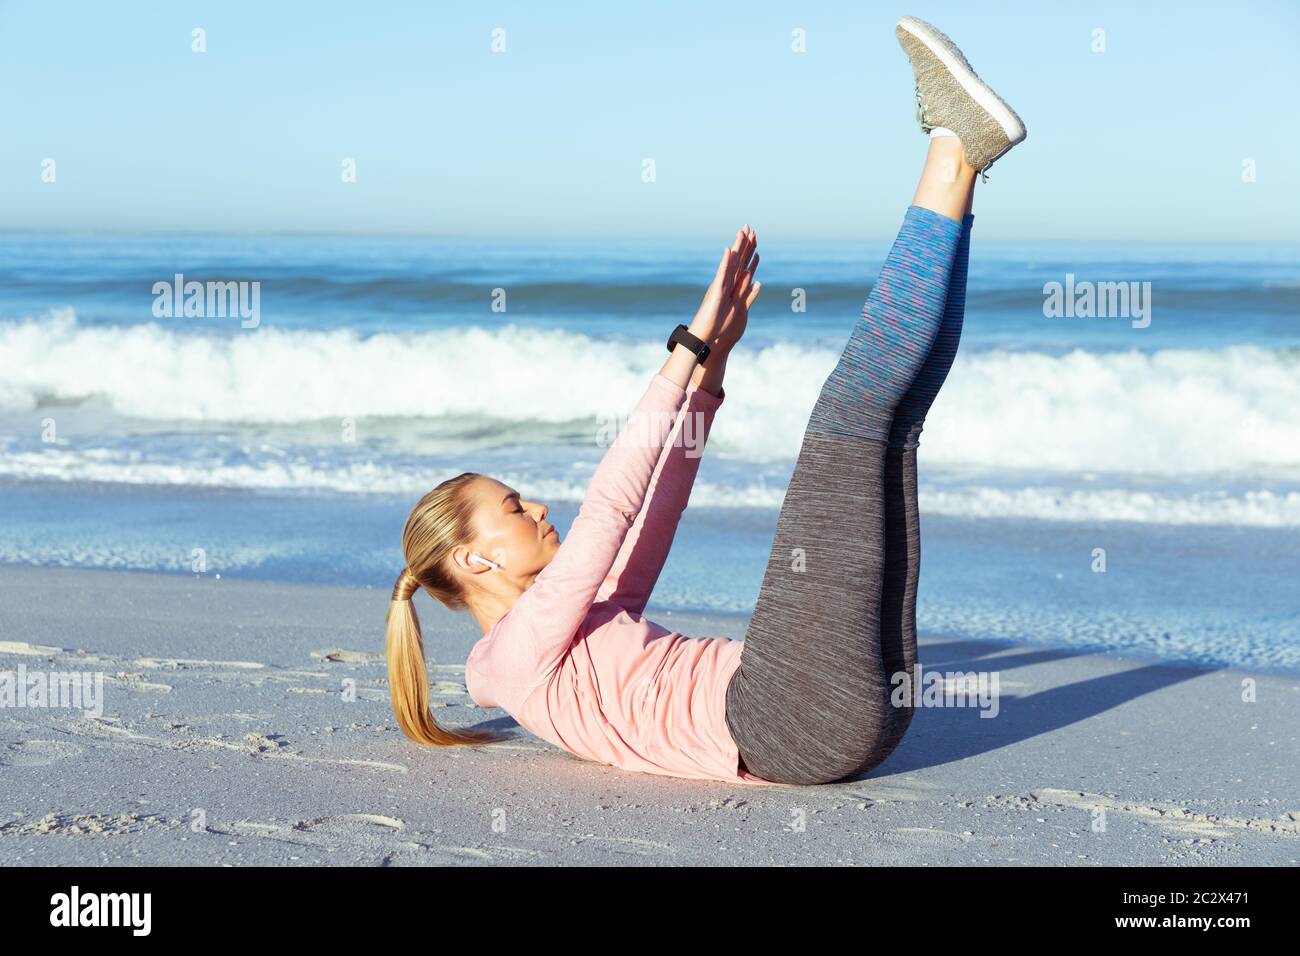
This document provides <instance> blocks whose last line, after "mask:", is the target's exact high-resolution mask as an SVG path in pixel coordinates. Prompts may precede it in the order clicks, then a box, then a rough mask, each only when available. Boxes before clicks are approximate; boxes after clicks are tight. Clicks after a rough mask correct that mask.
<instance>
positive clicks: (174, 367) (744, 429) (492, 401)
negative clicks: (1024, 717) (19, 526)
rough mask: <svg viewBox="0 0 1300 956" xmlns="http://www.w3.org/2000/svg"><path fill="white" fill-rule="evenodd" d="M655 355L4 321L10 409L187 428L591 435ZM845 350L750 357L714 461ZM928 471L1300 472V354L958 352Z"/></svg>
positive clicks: (757, 446) (493, 342) (797, 349)
mask: <svg viewBox="0 0 1300 956" xmlns="http://www.w3.org/2000/svg"><path fill="white" fill-rule="evenodd" d="M663 357H664V350H663V347H662V345H661V344H660V343H658V342H657V341H656V342H650V343H645V344H628V343H620V342H613V341H607V340H600V339H588V338H586V337H584V336H582V335H579V334H576V333H572V332H560V331H545V330H535V329H524V328H518V327H514V326H505V327H502V328H499V329H488V328H468V329H464V330H461V331H458V332H456V333H455V334H454V335H452V334H448V333H446V332H428V333H413V334H376V335H371V336H368V337H360V336H358V335H356V334H354V333H352V332H348V331H333V332H322V331H281V330H278V329H274V328H261V329H257V330H249V331H234V332H229V333H227V334H225V335H220V336H205V335H198V334H194V333H193V331H182V330H178V329H175V328H170V327H167V326H164V325H158V324H152V323H151V324H145V325H139V326H134V327H130V328H120V327H90V326H82V325H79V324H78V323H77V321H76V319H75V317H74V316H73V315H72V314H71V313H67V312H64V313H60V314H58V315H55V316H54V317H52V318H49V319H44V320H27V321H8V322H0V410H3V411H8V412H18V413H30V412H35V411H38V410H43V409H46V408H66V407H67V406H68V405H69V404H70V403H72V404H75V403H78V402H85V403H88V404H89V405H92V406H101V407H104V408H107V409H109V410H111V412H113V413H115V414H116V415H118V416H123V417H126V418H132V419H136V420H145V421H152V422H176V423H178V424H179V425H180V426H181V427H185V426H186V423H210V424H218V425H223V424H228V425H229V426H230V427H231V428H238V427H240V426H241V425H243V424H255V425H276V426H281V425H289V426H294V425H296V424H298V423H307V422H319V421H328V420H331V419H332V420H334V421H335V422H337V421H338V420H340V419H343V418H354V419H357V420H361V419H365V418H368V417H369V418H372V419H374V420H375V424H374V425H372V426H370V434H375V433H376V431H382V430H383V428H384V427H387V426H385V425H384V423H383V422H381V421H379V419H385V420H389V419H394V418H396V419H441V420H443V421H458V420H468V419H470V418H473V419H474V420H475V421H480V422H484V423H485V427H486V426H490V425H491V424H492V422H494V421H495V423H496V424H497V425H499V426H500V428H501V429H502V430H504V429H505V428H507V427H510V429H511V434H512V435H518V434H519V431H520V426H523V427H524V428H525V431H526V428H527V426H528V425H529V423H565V422H572V423H575V424H576V426H577V427H581V428H583V429H585V430H586V431H588V432H590V433H592V434H594V431H592V429H591V428H589V427H588V426H589V425H590V423H591V422H592V420H593V419H595V418H599V417H604V416H615V415H625V414H626V412H627V411H628V410H629V408H630V406H631V404H632V403H633V402H634V401H635V400H636V398H637V397H639V395H640V394H641V393H642V392H643V391H644V389H645V386H646V384H647V381H648V378H649V376H650V375H652V374H653V373H654V371H656V370H657V369H658V368H659V366H660V364H661V363H662V361H663ZM836 357H837V355H836V353H835V352H833V351H831V350H828V349H825V348H815V347H807V346H802V345H798V344H793V343H783V344H779V345H773V346H770V347H767V348H763V349H755V350H752V351H743V352H738V353H737V354H736V355H734V356H733V357H732V360H731V362H730V363H729V366H728V371H727V383H726V389H727V399H726V402H725V403H724V406H723V408H722V410H721V411H720V412H719V414H718V417H717V420H716V422H715V424H714V429H713V432H712V436H711V438H710V451H711V452H713V453H716V454H719V455H725V456H729V457H735V458H741V459H744V460H747V461H756V462H761V461H781V460H786V461H788V460H792V459H793V458H794V456H795V455H796V454H797V453H798V449H799V444H800V441H801V439H802V436H803V430H804V425H805V423H806V420H807V416H808V413H809V411H810V410H811V408H812V406H813V403H814V402H815V400H816V397H817V394H818V392H819V390H820V388H821V384H822V382H823V381H824V379H825V376H826V374H827V373H828V372H829V371H830V369H831V367H832V366H833V364H834V362H835V359H836ZM492 430H493V431H495V430H496V429H492ZM57 460H58V459H57V458H51V459H50V462H51V463H52V462H55V461H57ZM920 460H921V462H922V467H923V468H924V467H925V466H927V465H943V466H952V467H958V468H973V469H976V470H980V471H984V472H999V471H1003V470H1007V469H1028V470H1030V471H1033V472H1034V473H1037V474H1043V473H1053V472H1063V473H1073V472H1093V473H1103V474H1114V475H1121V474H1143V475H1154V476H1162V475H1163V476H1181V475H1193V474H1206V475H1216V474H1219V475H1231V476H1235V477H1238V478H1240V477H1250V476H1253V475H1260V476H1270V477H1274V478H1287V477H1292V478H1294V477H1296V476H1300V354H1297V353H1296V352H1295V351H1294V350H1293V351H1272V350H1267V349H1261V348H1258V347H1254V346H1235V347H1231V348H1224V349H1218V350H1190V349H1188V350H1163V351H1157V352H1153V353H1142V352H1136V351H1132V352H1112V353H1090V352H1084V351H1074V352H1071V353H1068V354H1065V355H1059V356H1054V355H1048V354H1041V353H1013V352H1001V351H993V352H976V351H972V350H964V351H963V352H961V353H960V354H959V355H958V358H957V361H956V364H955V365H954V367H953V369H952V372H951V374H950V375H949V377H948V381H947V383H946V384H945V386H944V388H943V390H942V392H941V393H940V394H939V397H938V399H937V401H936V402H935V405H934V407H933V408H932V409H931V412H930V415H929V417H928V419H927V422H926V427H925V431H924V433H923V435H922V439H921V452H920ZM28 464H29V465H31V466H32V467H33V468H38V469H41V470H48V468H47V467H46V466H44V465H41V464H40V463H39V462H37V461H35V460H28ZM69 464H70V465H72V464H73V463H69ZM9 467H10V468H11V470H12V469H13V468H14V467H15V466H14V464H13V463H12V462H11V464H10V466H9ZM78 467H88V464H87V463H82V466H78ZM141 467H142V468H143V467H144V466H143V465H142V466H141ZM159 467H163V468H166V467H168V466H166V465H160V466H159ZM175 467H177V468H183V467H184V466H179V465H178V466H175ZM74 470H75V469H74ZM259 480H261V479H260V478H259V479H253V478H249V479H248V483H249V484H256V483H257V481H259ZM331 480H332V481H338V482H340V483H346V482H347V481H348V480H350V479H347V478H338V479H331Z"/></svg>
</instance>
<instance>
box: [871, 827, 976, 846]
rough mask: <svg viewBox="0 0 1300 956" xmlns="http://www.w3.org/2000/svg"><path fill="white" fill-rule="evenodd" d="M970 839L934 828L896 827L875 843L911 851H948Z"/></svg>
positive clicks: (887, 831) (881, 835)
mask: <svg viewBox="0 0 1300 956" xmlns="http://www.w3.org/2000/svg"><path fill="white" fill-rule="evenodd" d="M968 839H969V837H964V836H962V835H961V834H960V833H952V832H951V831H948V830H936V829H935V828H933V827H895V828H894V829H892V830H886V831H885V832H884V833H882V834H880V836H878V837H876V838H875V842H878V843H882V844H884V845H886V846H894V847H900V848H903V849H909V850H947V849H952V848H954V847H959V846H961V845H962V844H963V843H965V842H966V841H967V840H968Z"/></svg>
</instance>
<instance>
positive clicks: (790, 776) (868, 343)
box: [726, 207, 970, 784]
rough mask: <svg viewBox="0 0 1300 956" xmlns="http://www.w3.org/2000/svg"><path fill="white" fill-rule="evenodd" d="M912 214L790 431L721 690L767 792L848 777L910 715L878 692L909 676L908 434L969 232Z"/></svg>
mask: <svg viewBox="0 0 1300 956" xmlns="http://www.w3.org/2000/svg"><path fill="white" fill-rule="evenodd" d="M915 209H916V207H913V211H909V219H908V221H907V222H905V227H904V231H903V232H901V233H900V236H899V239H898V240H897V241H896V243H895V246H894V249H893V250H891V252H890V256H889V258H888V259H887V260H886V263H885V266H884V268H883V269H882V271H881V278H880V280H878V281H877V284H876V285H875V287H873V289H872V292H871V297H870V298H868V300H867V304H866V306H865V308H864V310H863V315H862V318H861V319H859V321H858V323H857V325H856V326H855V329H854V333H853V335H852V336H850V340H849V345H848V346H847V347H846V349H845V352H844V355H842V356H841V358H840V361H839V363H838V364H837V366H836V369H835V370H834V371H833V372H832V373H831V376H830V377H829V378H828V379H827V383H826V385H825V386H824V387H823V390H822V394H821V396H820V397H819V399H818V402H817V405H816V407H815V408H814V410H813V414H812V416H811V418H810V421H809V426H808V428H807V430H806V431H805V432H804V437H803V444H802V446H801V448H800V451H799V457H798V459H797V461H796V463H795V468H794V472H793V474H792V476H791V478H790V484H789V487H788V488H787V490H786V494H785V501H784V503H783V505H782V508H781V514H780V517H779V518H778V520H777V528H776V535H775V538H774V540H773V542H772V549H771V553H770V555H769V558H768V563H767V568H766V570H765V572H764V576H763V583H762V586H761V587H760V590H759V595H758V600H757V603H756V604H755V608H754V614H753V617H752V618H751V619H750V622H749V626H748V629H747V630H746V633H745V647H744V649H743V650H742V652H741V658H740V665H739V667H738V668H737V670H736V672H735V674H734V675H733V677H732V679H731V682H730V684H728V686H727V694H726V717H727V724H728V726H729V727H730V729H731V733H732V737H733V738H734V739H735V742H736V745H737V747H738V749H739V751H740V758H741V763H742V766H743V768H744V769H746V770H748V771H749V772H750V773H753V774H756V775H757V776H759V777H762V778H763V779H765V780H771V781H773V782H776V783H786V784H820V783H830V782H832V781H835V780H840V779H843V778H845V777H851V776H855V775H857V774H860V773H863V772H865V771H867V770H869V769H871V768H872V767H874V766H876V765H877V764H879V763H880V762H881V761H883V760H884V759H885V758H886V757H887V756H889V754H890V753H891V752H892V751H893V749H894V748H895V747H896V746H897V745H898V743H899V741H900V740H901V739H902V737H903V734H904V733H905V732H906V730H907V728H908V725H909V724H910V722H911V719H912V709H911V707H910V706H908V705H899V706H894V705H892V704H891V702H890V694H891V691H892V690H893V683H891V679H892V678H894V676H895V675H898V674H900V673H901V672H906V673H907V674H908V675H909V680H911V679H914V678H915V667H916V588H917V579H918V574H919V567H920V522H919V516H918V511H917V503H916V441H915V434H916V433H917V432H918V431H919V426H920V422H921V420H922V419H923V417H924V410H925V408H928V405H929V402H930V401H931V400H932V399H933V397H934V393H936V392H937V391H938V388H939V385H940V384H941V383H942V381H943V378H944V376H945V375H946V373H947V369H948V365H949V364H950V363H951V358H952V356H951V352H955V350H956V339H957V337H958V336H959V334H960V324H961V312H962V311H964V294H965V281H966V280H965V258H964V257H965V254H966V244H967V242H968V237H969V221H967V223H966V228H965V229H961V228H959V227H958V225H957V224H956V223H954V222H952V221H951V220H948V221H940V220H938V219H936V218H934V217H933V215H932V216H930V217H926V216H923V215H921V214H920V213H916V212H915ZM969 218H970V217H968V220H969ZM913 220H915V221H913ZM959 234H960V238H961V246H960V248H958V236H959ZM957 260H960V266H959V269H958V273H959V274H958V275H953V274H952V266H953V263H954V261H957ZM950 279H952V280H953V281H954V284H958V282H959V288H958V289H957V290H954V292H953V293H952V294H951V295H950V294H949V290H948V284H949V280H950ZM945 305H947V306H949V309H948V312H947V313H946V314H945ZM945 321H946V323H947V324H946V325H944V323H945ZM941 327H942V328H944V329H946V333H944V334H940V330H941ZM936 343H938V344H937V346H936ZM932 346H934V349H933V352H934V354H933V355H932V354H931V347H932ZM927 358H928V359H929V362H928V363H927V361H926V360H927ZM923 366H924V370H923ZM896 409H897V410H898V417H897V419H895V420H894V424H895V425H896V426H899V427H896V428H894V429H893V430H892V431H890V432H889V433H888V435H886V434H883V433H882V425H881V423H882V422H883V423H888V422H890V420H891V415H893V414H894V412H895V410H896ZM904 419H906V420H904ZM904 426H905V427H904ZM885 427H888V426H887V425H886V426H885ZM898 436H901V437H898ZM896 437H897V440H895V439H896ZM886 438H888V439H889V440H888V441H886V440H885V439H886Z"/></svg>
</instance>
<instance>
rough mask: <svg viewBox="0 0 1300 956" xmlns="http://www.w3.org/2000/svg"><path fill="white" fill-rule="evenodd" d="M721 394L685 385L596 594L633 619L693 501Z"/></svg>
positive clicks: (647, 596) (653, 584)
mask: <svg viewBox="0 0 1300 956" xmlns="http://www.w3.org/2000/svg"><path fill="white" fill-rule="evenodd" d="M720 392H721V394H718V395H714V394H712V393H711V392H707V391H704V390H703V389H700V388H699V387H697V386H696V384H695V381H694V380H693V379H692V380H691V382H690V383H689V384H688V385H687V387H686V400H685V401H684V402H682V409H681V412H680V413H679V414H678V416H677V421H676V422H675V423H674V424H673V430H672V434H671V435H669V437H668V439H667V440H666V441H665V443H664V445H665V447H664V450H663V452H662V453H661V454H660V456H659V462H658V464H657V465H656V466H655V471H654V474H653V475H652V476H651V478H650V486H649V488H648V489H647V491H646V500H645V503H644V504H643V505H642V506H641V512H640V514H638V515H637V517H636V522H635V523H634V524H633V525H632V530H631V531H629V532H628V535H627V538H626V539H625V540H624V542H623V547H622V548H621V549H620V550H619V552H618V557H617V558H615V559H614V566H613V567H612V568H611V569H610V571H609V574H608V575H606V576H605V580H604V582H603V583H602V584H601V586H600V590H599V591H597V592H596V600H597V601H606V600H609V601H613V602H614V603H616V604H619V605H621V606H622V607H624V608H625V609H627V610H628V611H631V612H632V613H633V614H641V613H643V612H644V611H645V606H646V603H647V602H648V601H649V600H650V593H651V592H652V591H653V590H654V586H655V582H656V581H658V580H659V574H660V572H661V571H663V567H664V562H665V561H667V559H668V552H669V550H670V549H671V548H672V544H673V538H674V537H675V536H676V534H677V525H678V523H679V522H680V521H681V517H682V512H683V511H685V510H686V505H687V502H688V501H689V500H690V497H691V487H692V486H693V485H694V484H695V476H696V474H697V473H698V472H699V470H700V458H701V457H702V456H703V454H704V446H705V444H706V443H707V442H708V439H709V430H710V429H711V428H712V426H713V417H714V415H715V413H716V412H717V410H718V406H720V405H721V404H722V402H723V400H724V399H725V398H726V397H727V393H726V390H725V389H720Z"/></svg>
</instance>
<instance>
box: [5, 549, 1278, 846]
mask: <svg viewBox="0 0 1300 956" xmlns="http://www.w3.org/2000/svg"><path fill="white" fill-rule="evenodd" d="M387 601H388V593H387V591H384V590H380V589H371V588H338V587H322V586H309V585H298V584H274V583H267V582H247V581H233V580H230V579H225V580H219V579H217V578H216V577H215V576H212V575H205V576H202V577H198V576H183V575H161V574H148V573H132V572H116V571H91V570H74V569H44V568H31V567H3V568H0V624H2V625H3V626H2V627H0V672H3V671H9V672H15V673H16V672H17V671H18V669H19V668H20V667H22V668H23V669H24V670H25V672H26V673H27V674H28V675H31V674H33V673H40V672H56V671H57V672H77V673H100V674H102V675H103V684H102V686H103V700H102V712H101V713H100V714H99V715H98V716H87V715H86V714H85V713H83V712H82V711H81V710H77V709H72V708H67V707H62V708H60V707H50V706H46V707H30V706H29V707H21V706H7V707H4V708H0V780H3V787H2V788H0V794H2V795H0V865H5V866H27V865H70V864H76V865H98V864H109V865H120V864H137V863H150V864H161V865H199V866H224V865H232V866H246V865H250V864H277V865H297V864H304V865H308V864H326V863H328V864H344V865H361V866H418V865H430V864H432V865H446V864H451V865H492V864H525V865H527V864H546V865H591V864H632V865H641V864H652V865H709V864H721V865H746V864H760V865H770V864H776V865H804V864H819V865H843V864H860V865H876V864H887V865H918V866H937V865H958V864H992V865H1024V864H1060V865H1083V866H1088V865H1105V864H1109V865H1232V864H1245V865H1295V864H1296V863H1297V861H1300V761H1298V760H1297V754H1298V750H1300V748H1298V742H1300V740H1298V738H1300V680H1297V679H1296V678H1294V677H1290V676H1287V675H1285V674H1249V673H1246V672H1242V671H1236V670H1229V669H1198V668H1191V667H1179V666H1169V665H1166V664H1155V663H1151V662H1146V661H1141V660H1136V659H1133V658H1131V657H1121V656H1118V655H1115V656H1089V655H1082V654H1078V653H1075V652H1071V651H1053V650H1048V649H1044V648H1041V647H1035V648H1026V647H1021V646H1017V645H1015V644H1012V643H1007V642H993V641H990V642H974V641H953V640H946V639H944V638H942V637H939V636H935V635H930V634H923V635H922V638H921V642H922V646H921V661H922V666H923V667H924V668H927V669H931V670H942V671H972V670H979V671H992V672H996V673H997V674H998V675H999V681H1000V698H999V707H998V713H997V716H996V717H995V718H992V719H988V718H982V717H981V716H980V713H979V712H978V711H977V710H974V709H970V708H957V707H923V708H921V709H920V710H918V712H917V714H916V717H915V720H914V721H913V724H912V729H911V731H910V732H909V734H908V736H907V738H906V739H905V740H904V742H903V744H902V745H901V746H900V747H899V749H898V750H897V751H895V753H894V754H893V755H892V756H891V757H890V758H889V759H888V760H887V761H886V762H885V763H884V764H882V765H881V766H879V767H877V768H875V769H874V770H872V771H871V772H870V773H868V774H867V775H865V776H864V777H862V778H860V779H856V780H850V781H844V782H841V783H837V784H832V785H828V786H821V787H799V788H761V787H743V786H731V785H728V784H725V783H722V782H717V783H713V782H708V781H691V780H682V779H677V778H669V777H658V776H652V775H646V774H634V773H628V772H626V771H622V770H618V769H615V768H613V767H607V766H602V765H599V764H595V763H592V762H588V761H583V760H579V759H578V758H576V757H573V756H571V755H569V754H567V753H565V752H564V751H562V750H559V749H557V748H556V747H553V746H551V745H550V744H548V743H546V742H545V741H541V740H539V739H537V738H535V737H533V736H531V735H530V734H528V733H527V732H526V731H524V730H523V729H522V728H519V727H518V725H516V724H515V722H514V721H513V720H512V719H511V718H510V717H509V716H508V715H506V714H504V713H503V712H501V711H498V710H483V709H480V708H478V707H476V706H474V705H473V703H472V702H471V701H470V699H469V697H468V696H467V694H466V692H465V685H464V673H463V663H464V658H465V655H466V653H467V652H468V650H469V648H470V647H471V646H472V644H473V642H474V640H475V639H476V637H477V633H476V631H475V629H474V625H473V622H472V620H471V619H470V618H469V617H468V616H467V615H460V616H456V615H452V614H449V613H447V612H445V611H444V610H443V609H441V608H439V607H437V606H436V605H434V604H433V603H432V602H430V601H428V600H427V599H426V598H424V597H420V598H419V599H418V607H419V611H420V614H421V615H422V622H423V624H424V628H425V639H426V642H427V650H428V655H429V662H430V676H431V680H432V682H433V692H434V697H433V700H434V706H435V712H436V714H437V716H438V719H439V720H440V721H443V722H445V723H447V724H451V725H457V726H463V725H481V724H485V723H486V724H490V725H492V726H494V727H497V728H506V729H513V730H514V732H515V734H516V736H515V737H514V739H512V740H510V741H509V742H506V743H501V744H494V745H491V746H487V747H483V748H481V749H478V750H470V749H456V750H431V749H425V748H420V747H417V746H416V745H415V744H413V743H411V742H410V741H408V740H407V739H406V738H405V737H403V736H402V734H401V733H400V731H398V730H397V729H396V726H395V724H394V722H393V720H392V712H391V709H390V707H389V703H388V695H387V688H386V671H385V667H384V661H383V656H382V650H383V645H382V629H381V625H382V622H383V617H384V612H385V609H386V606H387ZM649 616H650V617H651V618H653V619H655V620H657V621H659V622H661V623H663V624H665V625H666V626H670V627H673V628H675V629H677V630H680V631H681V632H682V633H685V634H688V635H691V636H725V637H741V636H743V633H744V619H743V618H738V617H721V616H718V617H709V616H703V615H682V614H670V613H667V612H664V613H658V614H657V613H656V612H655V609H654V606H653V605H651V608H650V610H649ZM1252 682H1253V683H1252ZM1243 688H1247V689H1249V688H1253V696H1254V698H1255V699H1254V700H1253V701H1251V702H1247V701H1246V700H1243V693H1244V690H1243Z"/></svg>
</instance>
